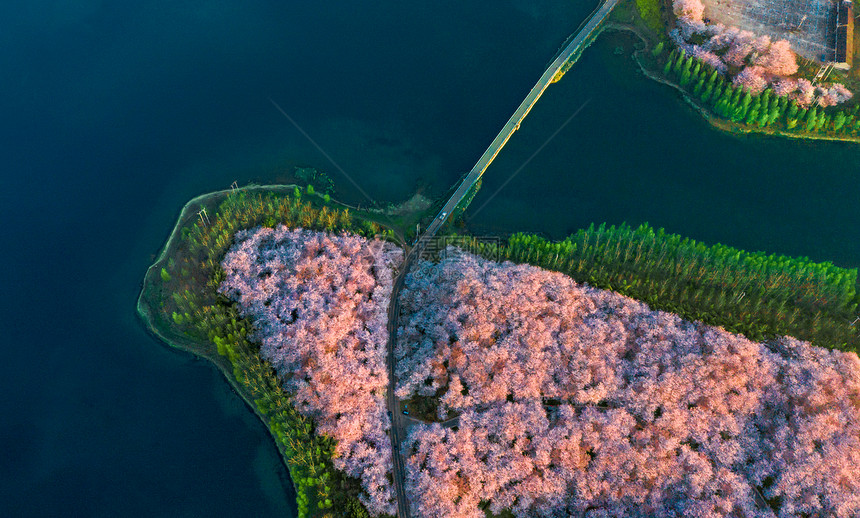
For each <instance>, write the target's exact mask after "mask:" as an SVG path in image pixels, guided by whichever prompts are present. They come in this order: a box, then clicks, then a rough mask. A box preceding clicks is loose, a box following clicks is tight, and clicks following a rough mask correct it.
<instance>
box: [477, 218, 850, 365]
mask: <svg viewBox="0 0 860 518" xmlns="http://www.w3.org/2000/svg"><path fill="white" fill-rule="evenodd" d="M464 244H465V245H466V247H467V249H470V250H471V251H474V252H476V253H479V254H480V255H483V256H485V257H487V258H491V259H494V260H497V259H499V258H501V259H510V260H511V261H514V262H518V263H529V264H533V265H535V266H540V267H542V268H546V269H550V270H555V271H559V272H563V273H565V274H568V275H570V276H571V277H573V278H574V279H575V280H576V281H577V282H585V283H588V284H590V285H591V286H594V287H598V288H603V289H609V290H613V291H617V292H619V293H621V294H623V295H627V296H629V297H632V298H634V299H637V300H641V301H644V302H647V303H648V304H649V305H650V306H651V307H652V308H654V309H662V310H665V311H670V312H672V313H676V314H678V315H680V316H682V317H684V318H687V319H689V320H701V321H703V322H705V323H707V324H711V325H717V326H722V327H724V328H726V329H727V330H729V331H733V332H737V333H742V334H744V335H746V336H747V337H748V338H750V339H753V340H758V341H762V340H766V339H768V338H771V337H773V336H778V335H790V336H794V337H797V338H800V339H804V340H809V341H811V342H813V343H815V344H816V345H820V346H824V347H831V348H838V349H843V350H853V351H860V326H858V322H856V321H855V319H856V317H857V309H858V302H860V296H858V293H857V275H858V271H857V269H856V268H855V269H845V268H840V267H837V266H834V265H833V264H832V263H829V262H823V263H816V262H813V261H810V260H809V259H807V258H804V257H800V258H793V257H787V256H783V255H776V254H772V255H766V254H764V253H761V252H758V253H749V252H745V251H743V250H739V249H736V248H733V247H729V246H725V245H721V244H716V245H710V246H709V245H705V244H703V243H699V242H696V241H694V240H691V239H689V238H683V237H681V236H679V235H677V234H669V233H667V232H665V231H663V229H656V230H655V229H653V228H652V227H650V226H648V225H647V224H643V225H640V226H639V227H635V228H634V227H630V226H628V225H620V226H617V227H616V226H607V225H605V224H601V225H599V226H594V225H591V226H590V227H589V228H587V229H582V230H579V231H578V232H577V233H575V234H573V235H571V236H570V237H568V238H567V239H564V240H562V241H556V242H552V241H548V240H546V239H544V238H542V237H540V236H536V235H532V234H514V235H513V236H511V237H510V238H509V239H508V242H507V244H501V245H496V244H493V243H487V242H482V241H478V240H472V242H468V238H467V242H466V243H464Z"/></svg>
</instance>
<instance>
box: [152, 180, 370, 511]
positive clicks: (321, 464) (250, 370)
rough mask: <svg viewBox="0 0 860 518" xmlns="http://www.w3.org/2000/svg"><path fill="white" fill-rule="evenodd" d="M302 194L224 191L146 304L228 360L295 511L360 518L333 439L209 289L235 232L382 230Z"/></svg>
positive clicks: (246, 327) (174, 254)
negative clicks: (277, 460)
mask: <svg viewBox="0 0 860 518" xmlns="http://www.w3.org/2000/svg"><path fill="white" fill-rule="evenodd" d="M308 193H309V194H310V193H311V191H308ZM302 198H303V193H302V192H301V191H299V190H298V189H296V190H295V191H294V192H293V194H292V196H287V195H281V194H275V193H272V192H265V193H251V192H246V191H239V192H237V193H232V194H230V195H228V196H226V198H225V199H224V200H223V201H222V202H221V203H220V205H219V206H218V208H217V210H216V211H215V215H214V217H211V218H210V220H209V221H208V222H205V223H204V221H203V220H202V219H199V218H198V219H197V220H196V222H195V223H194V224H189V225H188V226H186V227H184V228H182V229H181V231H180V235H179V236H178V239H175V240H173V241H172V246H171V248H169V249H168V251H167V254H165V255H166V257H165V260H164V261H163V264H162V265H161V267H160V268H153V269H151V270H150V271H151V275H149V276H148V277H147V279H146V283H147V284H148V285H151V286H150V287H149V289H148V290H147V291H148V292H150V293H153V294H156V293H159V294H161V300H159V301H152V302H151V304H152V305H153V306H155V307H158V306H160V323H161V325H160V326H159V327H165V328H167V330H168V336H170V332H173V334H174V335H180V336H182V337H184V338H186V339H188V338H190V339H192V340H193V341H194V342H196V343H208V344H210V347H212V348H214V349H216V350H217V352H218V354H219V355H221V356H222V357H223V358H225V359H226V360H229V363H230V366H232V372H233V377H234V379H235V381H236V383H237V385H238V386H239V387H240V390H241V392H243V396H245V397H246V399H247V400H248V401H249V402H253V404H254V405H255V406H256V408H257V410H258V412H259V413H260V414H261V415H262V416H264V418H265V419H266V420H267V421H268V426H269V429H270V430H271V432H272V436H273V437H274V438H275V441H276V443H277V444H278V446H279V448H280V449H281V451H282V452H283V453H284V456H285V458H286V459H288V462H287V467H288V468H289V472H290V477H291V478H292V480H293V483H294V485H295V488H296V498H297V503H298V511H299V516H300V517H316V516H320V517H322V516H342V517H345V518H363V517H367V516H368V513H367V511H366V509H365V508H364V506H363V505H362V504H361V502H360V501H359V500H358V494H359V492H360V490H361V486H360V483H359V482H358V481H357V480H355V479H352V478H350V477H347V476H346V475H344V474H343V473H341V472H339V471H337V470H335V469H334V466H333V465H332V462H331V457H332V455H333V452H334V447H335V444H334V441H333V440H332V439H331V438H330V437H327V436H324V435H320V434H317V433H316V430H315V427H314V425H313V422H312V421H311V420H310V419H308V418H307V417H304V416H303V415H301V414H300V413H299V412H298V411H296V410H295V408H294V407H293V406H292V403H291V401H290V397H289V395H287V394H286V393H285V392H284V390H283V389H282V388H281V384H280V381H279V380H278V378H277V376H276V374H275V372H274V369H273V368H272V367H271V365H269V364H268V363H267V362H266V361H265V360H263V359H262V358H261V357H260V356H259V354H258V347H257V345H256V344H255V343H254V342H252V341H250V340H249V338H248V337H249V335H250V333H251V331H252V327H251V324H250V323H249V322H247V321H246V320H245V319H243V318H241V317H240V316H239V315H238V313H237V311H236V308H235V306H234V305H233V304H232V303H230V301H228V300H226V299H225V298H224V297H222V296H220V295H218V294H217V292H216V288H217V287H218V286H219V285H220V283H221V281H222V280H223V276H224V273H223V270H221V267H220V261H221V259H222V258H223V257H224V254H225V252H226V251H227V249H228V248H229V246H230V245H231V244H232V242H233V235H234V234H235V233H236V232H237V231H239V230H242V229H246V228H253V227H256V226H260V225H264V226H269V227H274V226H277V225H282V224H283V225H287V226H290V227H304V228H309V229H315V230H327V231H340V230H348V231H350V232H353V233H356V234H361V235H366V236H373V235H376V234H377V233H379V232H380V231H381V228H380V227H379V226H378V225H377V224H375V223H373V222H369V221H366V220H361V219H358V218H354V217H353V215H352V213H351V212H350V211H349V209H337V208H330V207H328V206H322V207H318V208H317V207H314V206H313V204H311V203H309V202H306V201H303V200H302ZM198 208H199V207H198ZM210 209H211V207H210ZM195 212H196V211H188V213H189V214H192V215H194V214H195Z"/></svg>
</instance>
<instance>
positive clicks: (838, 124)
mask: <svg viewBox="0 0 860 518" xmlns="http://www.w3.org/2000/svg"><path fill="white" fill-rule="evenodd" d="M847 120H848V116H847V115H845V111H843V110H840V111H838V112H836V116H835V117H833V129H834V130H836V131H839V130H841V129H842V127H843V126H845V121H847Z"/></svg>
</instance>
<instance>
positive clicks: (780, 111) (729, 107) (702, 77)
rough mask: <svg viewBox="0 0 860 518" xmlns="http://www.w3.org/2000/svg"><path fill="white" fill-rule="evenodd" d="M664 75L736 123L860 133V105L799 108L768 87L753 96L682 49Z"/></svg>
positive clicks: (670, 59)
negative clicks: (859, 113)
mask: <svg viewBox="0 0 860 518" xmlns="http://www.w3.org/2000/svg"><path fill="white" fill-rule="evenodd" d="M663 74H664V75H665V76H667V77H670V78H674V79H675V80H676V81H677V82H678V84H679V85H680V86H681V87H682V88H684V89H685V90H686V91H687V92H688V93H689V94H691V95H692V97H693V98H695V99H696V100H698V101H699V102H700V104H702V105H704V106H705V107H707V108H709V109H710V110H711V111H712V112H713V113H715V114H717V115H719V116H720V117H722V118H724V119H728V120H730V121H732V122H734V123H737V124H745V125H748V126H757V127H759V128H766V127H773V128H777V129H782V130H787V131H791V132H796V133H827V134H834V135H857V134H858V132H860V118H858V109H860V105H855V106H853V107H851V108H842V109H840V108H831V109H824V108H821V107H818V106H812V107H810V108H802V107H800V106H798V105H797V103H796V102H794V100H792V99H789V98H788V97H786V96H778V95H776V94H775V93H774V91H773V90H772V89H771V88H766V89H765V90H764V91H763V92H761V93H760V94H758V95H753V94H752V93H750V92H749V90H747V89H745V88H743V87H742V86H735V85H733V84H732V82H731V81H730V80H728V79H726V77H725V76H723V75H722V74H720V73H719V72H718V71H717V70H716V69H714V68H713V67H711V66H710V65H707V64H705V63H703V62H701V61H700V60H698V59H696V58H694V57H693V56H689V55H687V53H686V52H685V51H684V50H683V49H675V50H674V51H672V52H671V53H670V54H669V57H668V59H667V61H666V63H665V65H664V67H663Z"/></svg>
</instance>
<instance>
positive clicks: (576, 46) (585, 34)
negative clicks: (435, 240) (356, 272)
mask: <svg viewBox="0 0 860 518" xmlns="http://www.w3.org/2000/svg"><path fill="white" fill-rule="evenodd" d="M618 1H619V0H606V1H605V2H604V3H603V5H602V6H600V9H598V10H597V11H596V12H595V13H594V15H593V16H592V17H591V18H589V20H588V22H587V23H586V24H585V26H584V27H583V28H582V30H580V31H579V32H578V33H577V34H576V36H574V38H573V39H572V40H570V43H568V45H567V47H565V48H564V50H562V51H561V53H560V54H559V55H558V57H556V58H555V60H554V61H553V62H552V63H550V65H549V67H547V69H546V70H545V71H544V73H543V75H542V76H541V77H540V79H539V80H538V82H537V83H536V84H535V85H534V86H533V87H532V89H531V91H529V94H528V95H527V96H526V98H525V99H523V102H522V103H520V106H519V107H518V108H517V111H515V112H514V114H513V115H511V118H510V119H508V122H507V123H505V125H504V126H503V127H502V130H501V131H499V134H498V135H496V138H495V139H493V142H492V143H491V144H490V147H488V148H487V150H486V151H484V154H483V155H481V158H480V159H479V160H478V163H476V164H475V167H473V168H472V170H471V171H469V174H468V175H467V176H466V177H465V178H463V181H462V182H460V185H459V186H458V187H457V190H456V191H454V194H453V195H451V197H450V198H449V199H448V202H447V203H445V205H444V206H443V207H442V210H440V211H439V214H438V215H437V217H436V219H434V220H433V223H431V224H430V225H429V226H428V227H427V229H426V230H425V231H424V233H423V234H422V235H421V239H425V238H427V237H432V236H434V235H436V232H438V231H439V229H440V228H442V225H444V224H445V221H446V220H447V219H448V217H449V216H450V215H451V213H452V212H453V211H454V208H455V207H456V206H457V205H459V203H460V202H461V201H462V200H463V198H464V197H465V196H466V193H468V192H469V189H471V188H472V185H474V184H475V182H477V181H478V179H479V178H480V177H481V175H483V174H484V171H486V170H487V167H489V166H490V164H491V163H492V162H493V160H494V159H495V158H496V156H498V154H499V152H500V151H501V150H502V148H503V147H504V146H505V144H507V142H508V140H509V139H510V138H511V135H513V134H514V132H515V131H517V129H518V128H519V127H520V123H521V122H522V121H523V120H524V119H525V118H526V116H527V115H528V114H529V112H530V111H531V109H532V107H533V106H534V105H535V104H536V103H537V101H538V99H540V97H541V95H543V93H544V92H545V91H546V89H547V87H548V86H549V85H550V84H551V83H552V80H553V78H554V77H555V75H556V74H557V73H558V72H559V71H560V70H561V69H562V67H564V64H565V63H567V61H568V60H569V59H570V58H571V57H573V55H574V54H576V53H577V52H579V51H580V50H581V49H582V45H583V44H585V43H586V42H587V41H588V38H589V37H590V36H591V35H592V34H593V33H594V30H595V29H597V26H598V25H600V22H602V21H603V20H604V19H605V18H606V17H607V16H608V15H609V13H610V12H612V9H613V8H614V7H615V5H616V4H617V3H618ZM416 248H417V247H416Z"/></svg>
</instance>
